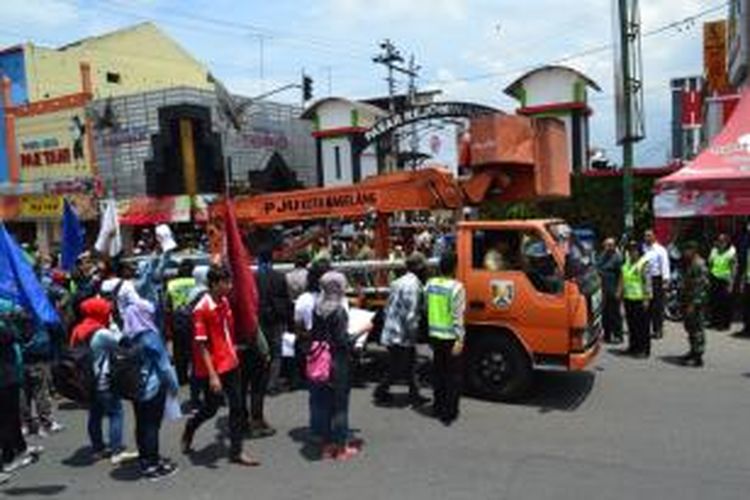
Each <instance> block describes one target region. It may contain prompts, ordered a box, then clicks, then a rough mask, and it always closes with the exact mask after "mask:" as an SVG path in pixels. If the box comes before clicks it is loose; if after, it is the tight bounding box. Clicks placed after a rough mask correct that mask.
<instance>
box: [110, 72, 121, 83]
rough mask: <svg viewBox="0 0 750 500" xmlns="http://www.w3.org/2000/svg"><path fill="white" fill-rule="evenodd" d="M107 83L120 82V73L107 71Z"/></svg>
mask: <svg viewBox="0 0 750 500" xmlns="http://www.w3.org/2000/svg"><path fill="white" fill-rule="evenodd" d="M107 83H120V73H112V72H110V71H107Z"/></svg>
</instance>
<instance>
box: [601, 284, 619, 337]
mask: <svg viewBox="0 0 750 500" xmlns="http://www.w3.org/2000/svg"><path fill="white" fill-rule="evenodd" d="M602 326H603V328H604V338H605V339H607V340H615V339H620V338H622V303H621V302H620V299H618V298H617V295H616V294H614V293H608V294H606V295H605V296H604V307H603V310H602Z"/></svg>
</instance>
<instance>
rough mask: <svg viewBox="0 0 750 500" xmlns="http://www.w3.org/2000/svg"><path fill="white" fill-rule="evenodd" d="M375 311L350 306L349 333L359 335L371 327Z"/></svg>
mask: <svg viewBox="0 0 750 500" xmlns="http://www.w3.org/2000/svg"><path fill="white" fill-rule="evenodd" d="M373 318H375V313H374V312H371V311H368V310H367V309H358V308H356V307H352V308H351V309H349V327H348V330H349V335H360V334H362V333H364V332H366V331H369V330H370V329H371V328H372V320H373Z"/></svg>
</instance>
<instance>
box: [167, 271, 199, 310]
mask: <svg viewBox="0 0 750 500" xmlns="http://www.w3.org/2000/svg"><path fill="white" fill-rule="evenodd" d="M193 288H195V278H190V277H184V278H174V279H171V280H169V282H168V283H167V295H169V300H170V301H171V302H172V308H174V309H177V308H178V307H182V306H184V305H185V304H187V302H188V296H189V295H190V291H191V290H192V289H193Z"/></svg>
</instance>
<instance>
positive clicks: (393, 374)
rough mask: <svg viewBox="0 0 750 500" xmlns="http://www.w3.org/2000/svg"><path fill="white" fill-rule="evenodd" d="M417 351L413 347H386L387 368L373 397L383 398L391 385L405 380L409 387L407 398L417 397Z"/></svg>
mask: <svg viewBox="0 0 750 500" xmlns="http://www.w3.org/2000/svg"><path fill="white" fill-rule="evenodd" d="M416 366H417V349H416V348H415V347H413V346H410V347H403V346H395V345H394V346H389V347H388V367H387V369H386V371H385V374H384V375H383V379H382V380H381V381H380V384H378V387H377V389H375V397H376V398H377V397H379V396H383V395H385V394H387V393H388V391H389V390H390V388H391V385H393V384H395V383H397V382H398V381H400V380H406V383H407V385H408V386H409V396H411V397H416V396H418V395H419V386H418V385H417V374H416Z"/></svg>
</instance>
